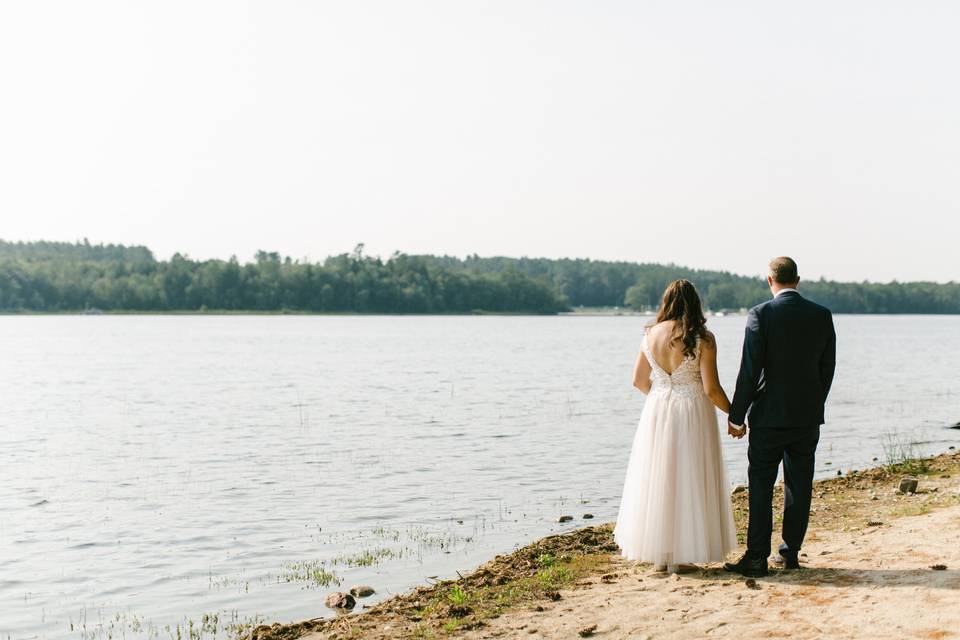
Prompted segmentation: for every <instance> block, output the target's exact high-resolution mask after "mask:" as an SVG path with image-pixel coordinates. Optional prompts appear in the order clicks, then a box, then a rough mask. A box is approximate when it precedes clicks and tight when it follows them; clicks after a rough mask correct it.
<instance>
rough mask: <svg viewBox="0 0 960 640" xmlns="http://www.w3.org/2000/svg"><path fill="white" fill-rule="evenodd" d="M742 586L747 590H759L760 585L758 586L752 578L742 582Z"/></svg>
mask: <svg viewBox="0 0 960 640" xmlns="http://www.w3.org/2000/svg"><path fill="white" fill-rule="evenodd" d="M744 584H745V585H747V589H759V588H760V585H758V584H757V581H756V580H754V579H753V578H747V579H746V581H744Z"/></svg>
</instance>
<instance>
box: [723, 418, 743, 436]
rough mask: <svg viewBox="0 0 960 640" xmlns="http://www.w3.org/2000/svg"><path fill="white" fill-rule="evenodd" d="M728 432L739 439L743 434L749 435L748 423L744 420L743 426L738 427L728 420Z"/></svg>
mask: <svg viewBox="0 0 960 640" xmlns="http://www.w3.org/2000/svg"><path fill="white" fill-rule="evenodd" d="M727 433H728V434H730V437H732V438H736V439H737V440H739V439H740V438H742V437H743V436H745V435H747V423H746V422H744V423H743V426H742V427H738V426H737V425H735V424H733V423H732V422H730V421H729V420H727Z"/></svg>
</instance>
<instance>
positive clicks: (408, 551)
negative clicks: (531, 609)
mask: <svg viewBox="0 0 960 640" xmlns="http://www.w3.org/2000/svg"><path fill="white" fill-rule="evenodd" d="M647 320H648V319H647V318H643V317H631V316H619V317H617V316H611V317H596V316H588V317H575V316H560V317H520V316H466V317H464V316H439V317H435V316H427V317H423V316H399V317H393V316H96V317H95V316H5V317H0V399H2V403H3V409H2V412H0V638H4V639H6V638H12V639H20V638H107V637H108V636H109V637H113V638H117V637H158V638H176V637H177V625H179V626H180V629H181V632H182V633H183V635H184V636H186V634H187V631H186V630H187V629H189V627H190V624H191V623H192V624H193V626H194V632H195V633H200V632H201V631H202V634H201V635H202V637H214V636H217V637H226V636H227V635H229V627H230V625H234V624H244V623H249V622H257V621H267V622H274V621H293V620H299V619H304V618H311V617H318V616H321V615H327V614H328V610H326V609H325V608H324V606H323V597H324V595H325V594H326V592H327V591H330V590H333V589H334V588H336V583H332V584H330V585H329V586H324V583H326V582H327V581H328V580H332V579H334V578H339V580H340V581H341V587H342V588H346V587H349V586H350V585H351V584H354V583H367V584H370V585H372V586H373V587H374V588H376V589H377V592H378V593H377V595H376V596H375V597H374V598H372V599H369V600H361V602H362V603H363V602H373V601H375V600H376V599H379V598H383V597H387V596H389V595H392V594H394V593H397V592H402V591H405V590H407V589H409V588H410V587H412V586H413V585H415V584H419V583H423V582H426V581H429V580H432V579H437V578H440V579H442V578H449V577H455V576H456V571H457V570H459V571H461V572H463V571H466V570H470V569H471V568H473V567H475V566H476V565H478V564H480V563H482V562H483V561H485V560H486V559H488V558H490V557H492V556H493V555H494V554H496V553H501V552H505V551H510V550H511V549H513V548H514V547H516V546H519V545H522V544H525V543H527V542H530V541H532V540H534V539H536V538H538V537H541V536H543V535H546V534H549V533H551V532H557V531H563V530H567V529H570V528H572V527H576V526H583V525H584V524H587V523H589V522H591V521H589V520H583V519H582V516H583V514H585V513H592V514H593V515H594V516H595V519H594V520H592V522H606V521H610V520H612V519H614V518H615V517H616V510H617V506H618V499H619V495H620V490H621V488H622V482H623V475H624V473H625V468H626V462H627V456H628V454H629V450H630V444H631V442H632V439H633V435H634V430H635V428H636V424H637V420H638V418H639V415H640V411H641V409H642V407H643V401H644V396H643V395H642V394H641V393H639V392H638V391H636V390H635V389H634V388H633V387H632V386H631V378H632V369H633V363H634V360H635V358H636V355H637V351H638V347H639V343H640V338H641V336H642V332H643V326H644V323H645V322H646V321H647ZM743 325H744V318H743V317H738V316H730V317H718V318H711V319H710V321H709V324H708V326H709V327H710V328H711V329H712V330H713V331H714V332H715V333H716V334H717V337H718V340H719V366H720V374H721V380H722V381H723V383H724V386H725V388H726V389H727V391H728V392H732V389H733V382H734V380H735V378H736V367H737V364H738V362H739V352H740V345H741V338H742V332H743ZM836 327H837V334H838V365H837V378H836V382H835V384H834V389H833V392H832V394H831V397H830V400H829V403H828V407H827V422H828V424H827V425H826V426H825V427H824V429H823V435H822V438H821V441H820V448H819V455H818V474H819V475H820V476H821V477H823V476H829V475H836V473H837V471H838V470H843V471H844V472H846V471H848V470H850V469H855V468H864V467H866V466H869V465H872V464H878V463H880V462H883V461H884V460H885V452H886V450H885V444H890V443H899V444H904V445H907V446H909V445H910V443H914V444H913V446H914V447H915V450H916V452H917V453H918V454H919V453H928V454H932V453H939V452H941V451H945V450H947V448H948V447H950V446H957V445H958V444H960V431H958V430H952V429H949V428H948V426H949V425H953V424H954V423H956V422H957V421H958V420H960V377H958V375H957V366H958V365H957V356H958V355H960V331H958V329H960V318H958V317H956V316H939V317H931V316H837V317H836ZM718 428H719V427H718ZM723 442H724V456H725V459H726V463H727V467H728V470H729V476H730V481H731V482H732V483H735V482H743V481H745V477H746V440H744V441H734V440H731V439H729V438H726V437H725V438H724V439H723ZM874 459H877V461H875V460H874ZM561 514H570V515H573V516H574V521H573V522H571V523H569V524H564V525H560V524H556V523H555V520H556V518H557V516H559V515H561ZM358 610H359V608H358Z"/></svg>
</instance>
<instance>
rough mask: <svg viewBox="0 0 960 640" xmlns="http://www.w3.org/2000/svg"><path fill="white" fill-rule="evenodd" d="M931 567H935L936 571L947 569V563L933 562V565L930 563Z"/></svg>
mask: <svg viewBox="0 0 960 640" xmlns="http://www.w3.org/2000/svg"><path fill="white" fill-rule="evenodd" d="M930 568H931V569H933V570H934V571H946V570H947V565H945V564H932V565H930Z"/></svg>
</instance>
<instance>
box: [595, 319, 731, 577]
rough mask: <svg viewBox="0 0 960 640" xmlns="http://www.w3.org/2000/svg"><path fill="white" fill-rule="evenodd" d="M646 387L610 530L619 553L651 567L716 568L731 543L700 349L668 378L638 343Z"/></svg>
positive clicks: (715, 430) (726, 494) (725, 493)
mask: <svg viewBox="0 0 960 640" xmlns="http://www.w3.org/2000/svg"><path fill="white" fill-rule="evenodd" d="M640 348H641V349H642V350H643V353H644V354H645V355H646V358H647V361H648V362H649V363H650V366H651V367H652V369H653V374H652V381H653V386H652V388H651V390H650V394H649V395H648V396H647V400H646V403H645V404H644V406H643V412H642V413H641V415H640V424H639V425H638V426H637V431H636V434H635V435H634V438H633V446H632V448H631V451H630V460H629V462H628V463H627V476H626V480H625V481H624V483H623V495H622V498H621V501H620V511H619V513H618V514H617V522H616V526H615V527H614V530H613V535H614V540H616V542H617V544H618V545H619V546H620V550H621V554H622V555H623V556H624V557H626V558H628V559H630V560H638V561H641V562H650V563H653V564H654V565H656V566H663V565H677V564H702V563H709V562H719V561H721V560H723V559H724V557H725V556H726V555H727V554H728V553H729V552H730V551H731V550H733V548H734V547H735V546H736V544H737V538H736V532H735V530H734V525H733V512H732V510H731V507H730V487H729V486H728V485H727V478H726V472H725V470H724V467H723V457H722V454H721V450H720V434H719V425H718V422H717V414H716V411H715V409H714V406H713V404H712V403H711V402H710V400H709V398H707V395H706V393H705V392H704V390H703V383H702V381H701V377H700V344H699V343H698V344H697V346H696V349H695V351H694V357H692V358H687V359H685V360H684V361H683V362H682V363H681V364H680V365H679V366H678V367H677V368H676V369H675V370H674V371H673V373H672V374H670V373H667V372H666V371H665V370H664V369H663V368H661V367H660V365H659V364H657V361H656V360H654V358H653V354H652V353H651V352H650V347H649V345H648V344H647V337H646V336H644V338H643V341H642V343H641V345H640Z"/></svg>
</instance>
